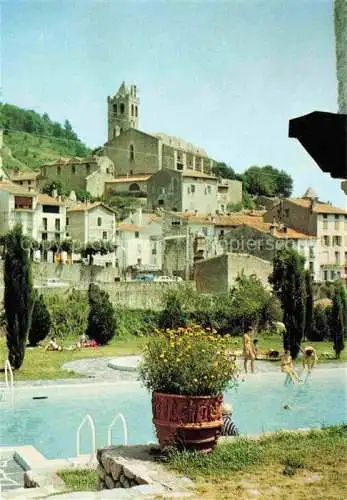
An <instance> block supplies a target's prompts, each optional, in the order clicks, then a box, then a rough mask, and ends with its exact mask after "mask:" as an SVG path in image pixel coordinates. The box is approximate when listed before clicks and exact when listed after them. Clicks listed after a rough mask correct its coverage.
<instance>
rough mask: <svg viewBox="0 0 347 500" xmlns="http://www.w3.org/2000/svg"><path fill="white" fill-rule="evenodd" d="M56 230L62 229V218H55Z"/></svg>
mask: <svg viewBox="0 0 347 500" xmlns="http://www.w3.org/2000/svg"><path fill="white" fill-rule="evenodd" d="M55 230H56V231H60V219H55Z"/></svg>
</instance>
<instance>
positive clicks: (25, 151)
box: [0, 103, 89, 170]
mask: <svg viewBox="0 0 347 500" xmlns="http://www.w3.org/2000/svg"><path fill="white" fill-rule="evenodd" d="M0 125H1V126H2V127H3V128H4V131H5V132H4V143H5V145H6V146H7V147H8V148H10V150H11V152H12V155H13V156H12V157H11V155H9V154H7V155H6V156H5V157H4V165H5V167H7V168H9V169H11V168H15V166H16V162H19V163H20V164H21V166H23V164H24V165H28V166H29V167H31V168H32V169H34V170H37V169H39V167H40V166H41V165H43V164H45V163H48V162H51V161H54V160H56V159H57V158H59V157H61V156H86V155H87V154H89V149H88V148H86V146H85V145H84V144H83V143H82V142H81V141H80V140H79V139H78V137H77V135H76V133H75V132H74V131H73V130H72V127H71V124H70V123H69V122H68V120H66V121H65V125H64V127H62V126H61V125H60V124H59V123H57V122H53V121H51V120H50V118H49V117H48V115H47V114H46V113H45V114H43V115H42V116H41V115H40V114H38V113H36V112H35V111H32V110H25V109H22V108H19V107H17V106H14V105H12V104H1V103H0ZM14 160H15V161H14ZM17 166H19V165H18V163H17Z"/></svg>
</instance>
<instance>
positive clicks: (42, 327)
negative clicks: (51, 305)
mask: <svg viewBox="0 0 347 500" xmlns="http://www.w3.org/2000/svg"><path fill="white" fill-rule="evenodd" d="M51 324H52V323H51V317H50V314H49V311H48V309H47V306H46V304H45V302H44V300H43V297H42V295H38V293H37V292H36V291H35V302H34V308H33V312H32V318H31V326H30V330H29V336H28V340H29V345H30V346H36V345H37V344H38V343H39V342H41V341H42V340H44V339H45V338H46V337H47V335H48V334H49V331H50V329H51Z"/></svg>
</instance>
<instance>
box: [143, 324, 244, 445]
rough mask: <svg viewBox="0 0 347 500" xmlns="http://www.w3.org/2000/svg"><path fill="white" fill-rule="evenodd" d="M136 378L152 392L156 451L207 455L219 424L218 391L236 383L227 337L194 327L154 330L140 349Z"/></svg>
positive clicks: (220, 415)
mask: <svg viewBox="0 0 347 500" xmlns="http://www.w3.org/2000/svg"><path fill="white" fill-rule="evenodd" d="M139 375H140V379H141V381H142V382H143V384H144V385H145V387H146V388H147V389H148V390H149V391H152V412H153V423H154V425H155V428H156V433H157V437H158V440H159V444H160V447H161V449H162V450H163V449H165V448H166V447H168V446H176V447H179V448H183V447H184V448H187V449H194V450H201V451H205V452H206V451H211V449H212V448H213V447H214V446H215V445H216V443H217V440H218V437H219V435H220V433H221V429H222V425H223V420H222V405H223V391H225V390H226V389H228V388H230V387H232V386H233V385H234V384H235V382H236V379H237V368H236V363H235V359H234V358H231V357H230V354H229V351H228V349H227V338H225V337H222V336H220V335H217V334H216V333H215V332H213V331H211V330H203V329H202V328H201V327H200V326H193V327H190V328H178V329H177V330H166V331H161V330H157V331H155V333H154V334H153V335H152V336H151V337H150V338H149V339H148V341H147V343H146V345H145V349H144V354H143V359H142V362H141V364H140V367H139Z"/></svg>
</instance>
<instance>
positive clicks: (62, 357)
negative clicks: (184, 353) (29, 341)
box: [0, 336, 145, 380]
mask: <svg viewBox="0 0 347 500" xmlns="http://www.w3.org/2000/svg"><path fill="white" fill-rule="evenodd" d="M144 340H145V338H144V337H135V336H133V337H127V338H114V339H113V340H112V342H111V343H110V344H109V345H107V346H102V347H101V346H100V347H97V348H96V349H91V348H85V349H81V350H78V351H61V352H52V351H48V352H46V351H45V350H44V348H43V347H35V348H33V349H26V352H25V358H24V363H23V365H22V367H21V368H20V370H18V371H16V372H15V373H14V376H15V380H49V379H53V380H54V379H59V378H76V377H81V375H78V374H76V373H74V372H70V371H67V370H63V369H62V368H61V367H62V365H63V364H64V363H67V362H68V361H74V360H77V359H83V358H97V357H102V356H104V357H112V356H126V355H132V354H138V353H140V352H141V349H142V346H143V344H144ZM59 342H60V341H59ZM60 343H61V342H60ZM74 343H76V339H75V338H72V337H71V338H67V339H65V340H64V342H62V343H61V344H62V345H63V347H68V346H71V345H73V344H74ZM44 345H45V343H44ZM6 358H7V347H6V341H5V338H4V337H2V338H0V366H4V362H5V359H6Z"/></svg>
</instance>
